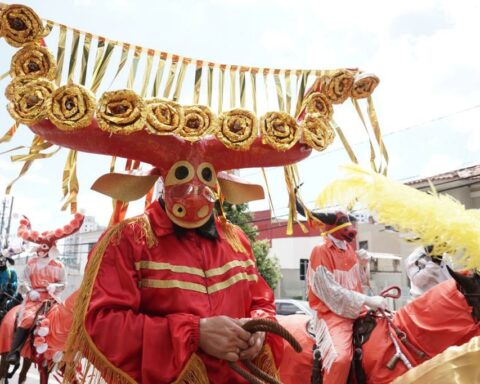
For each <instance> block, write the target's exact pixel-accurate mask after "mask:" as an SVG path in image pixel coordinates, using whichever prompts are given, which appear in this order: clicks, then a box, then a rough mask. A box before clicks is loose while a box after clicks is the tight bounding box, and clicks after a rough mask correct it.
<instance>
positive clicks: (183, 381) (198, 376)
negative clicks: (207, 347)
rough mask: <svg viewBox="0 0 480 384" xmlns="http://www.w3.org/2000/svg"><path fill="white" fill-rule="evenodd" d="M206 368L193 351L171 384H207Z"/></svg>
mask: <svg viewBox="0 0 480 384" xmlns="http://www.w3.org/2000/svg"><path fill="white" fill-rule="evenodd" d="M209 383H210V381H209V380H208V375H207V368H206V367H205V364H203V361H202V359H200V357H198V355H197V354H196V353H194V354H193V355H192V356H191V357H190V359H189V360H188V362H187V364H186V365H185V367H184V368H183V370H182V372H181V373H180V376H179V377H178V379H177V380H175V381H174V382H173V383H172V384H209Z"/></svg>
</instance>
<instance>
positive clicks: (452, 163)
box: [420, 154, 462, 177]
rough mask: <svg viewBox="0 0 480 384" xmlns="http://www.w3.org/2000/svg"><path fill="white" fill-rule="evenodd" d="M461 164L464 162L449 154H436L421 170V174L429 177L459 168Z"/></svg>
mask: <svg viewBox="0 0 480 384" xmlns="http://www.w3.org/2000/svg"><path fill="white" fill-rule="evenodd" d="M461 165H462V163H461V161H459V160H458V159H454V158H452V157H450V156H448V155H443V154H434V155H432V156H431V157H430V159H429V160H428V161H427V162H426V164H425V165H424V167H423V168H422V170H421V171H420V176H421V177H427V176H433V175H437V174H439V173H443V172H448V171H452V170H454V169H458V168H459V167H460V166H461Z"/></svg>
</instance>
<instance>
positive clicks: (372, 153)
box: [352, 99, 377, 172]
mask: <svg viewBox="0 0 480 384" xmlns="http://www.w3.org/2000/svg"><path fill="white" fill-rule="evenodd" d="M352 103H353V105H354V106H355V110H356V111H357V114H358V116H359V117H360V120H361V121H362V124H363V127H364V128H365V132H367V136H368V144H369V145H370V166H371V167H372V169H373V170H374V171H375V172H377V166H376V164H375V157H376V155H375V150H374V148H373V142H372V137H371V134H370V130H369V129H368V127H367V124H366V122H365V119H364V118H363V113H362V110H361V109H360V105H359V104H358V101H357V99H352Z"/></svg>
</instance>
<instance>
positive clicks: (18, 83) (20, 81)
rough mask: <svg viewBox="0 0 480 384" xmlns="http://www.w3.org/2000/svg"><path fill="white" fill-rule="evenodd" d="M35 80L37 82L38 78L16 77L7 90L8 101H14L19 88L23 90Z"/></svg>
mask: <svg viewBox="0 0 480 384" xmlns="http://www.w3.org/2000/svg"><path fill="white" fill-rule="evenodd" d="M34 80H37V76H18V77H15V78H14V79H13V80H12V81H11V82H10V84H8V85H7V87H6V88H5V97H6V98H7V100H9V101H12V100H13V97H14V96H15V93H16V91H17V89H18V88H21V87H23V86H25V85H27V84H28V83H30V82H32V81H34Z"/></svg>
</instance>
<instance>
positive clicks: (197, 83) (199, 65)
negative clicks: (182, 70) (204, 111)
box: [193, 60, 203, 104]
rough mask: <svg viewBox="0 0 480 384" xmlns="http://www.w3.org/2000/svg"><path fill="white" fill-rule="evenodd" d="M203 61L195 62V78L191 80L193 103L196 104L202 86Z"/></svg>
mask: <svg viewBox="0 0 480 384" xmlns="http://www.w3.org/2000/svg"><path fill="white" fill-rule="evenodd" d="M202 71H203V61H201V60H199V61H197V62H196V64H195V80H194V82H193V104H198V101H199V100H200V90H201V86H202Z"/></svg>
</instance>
